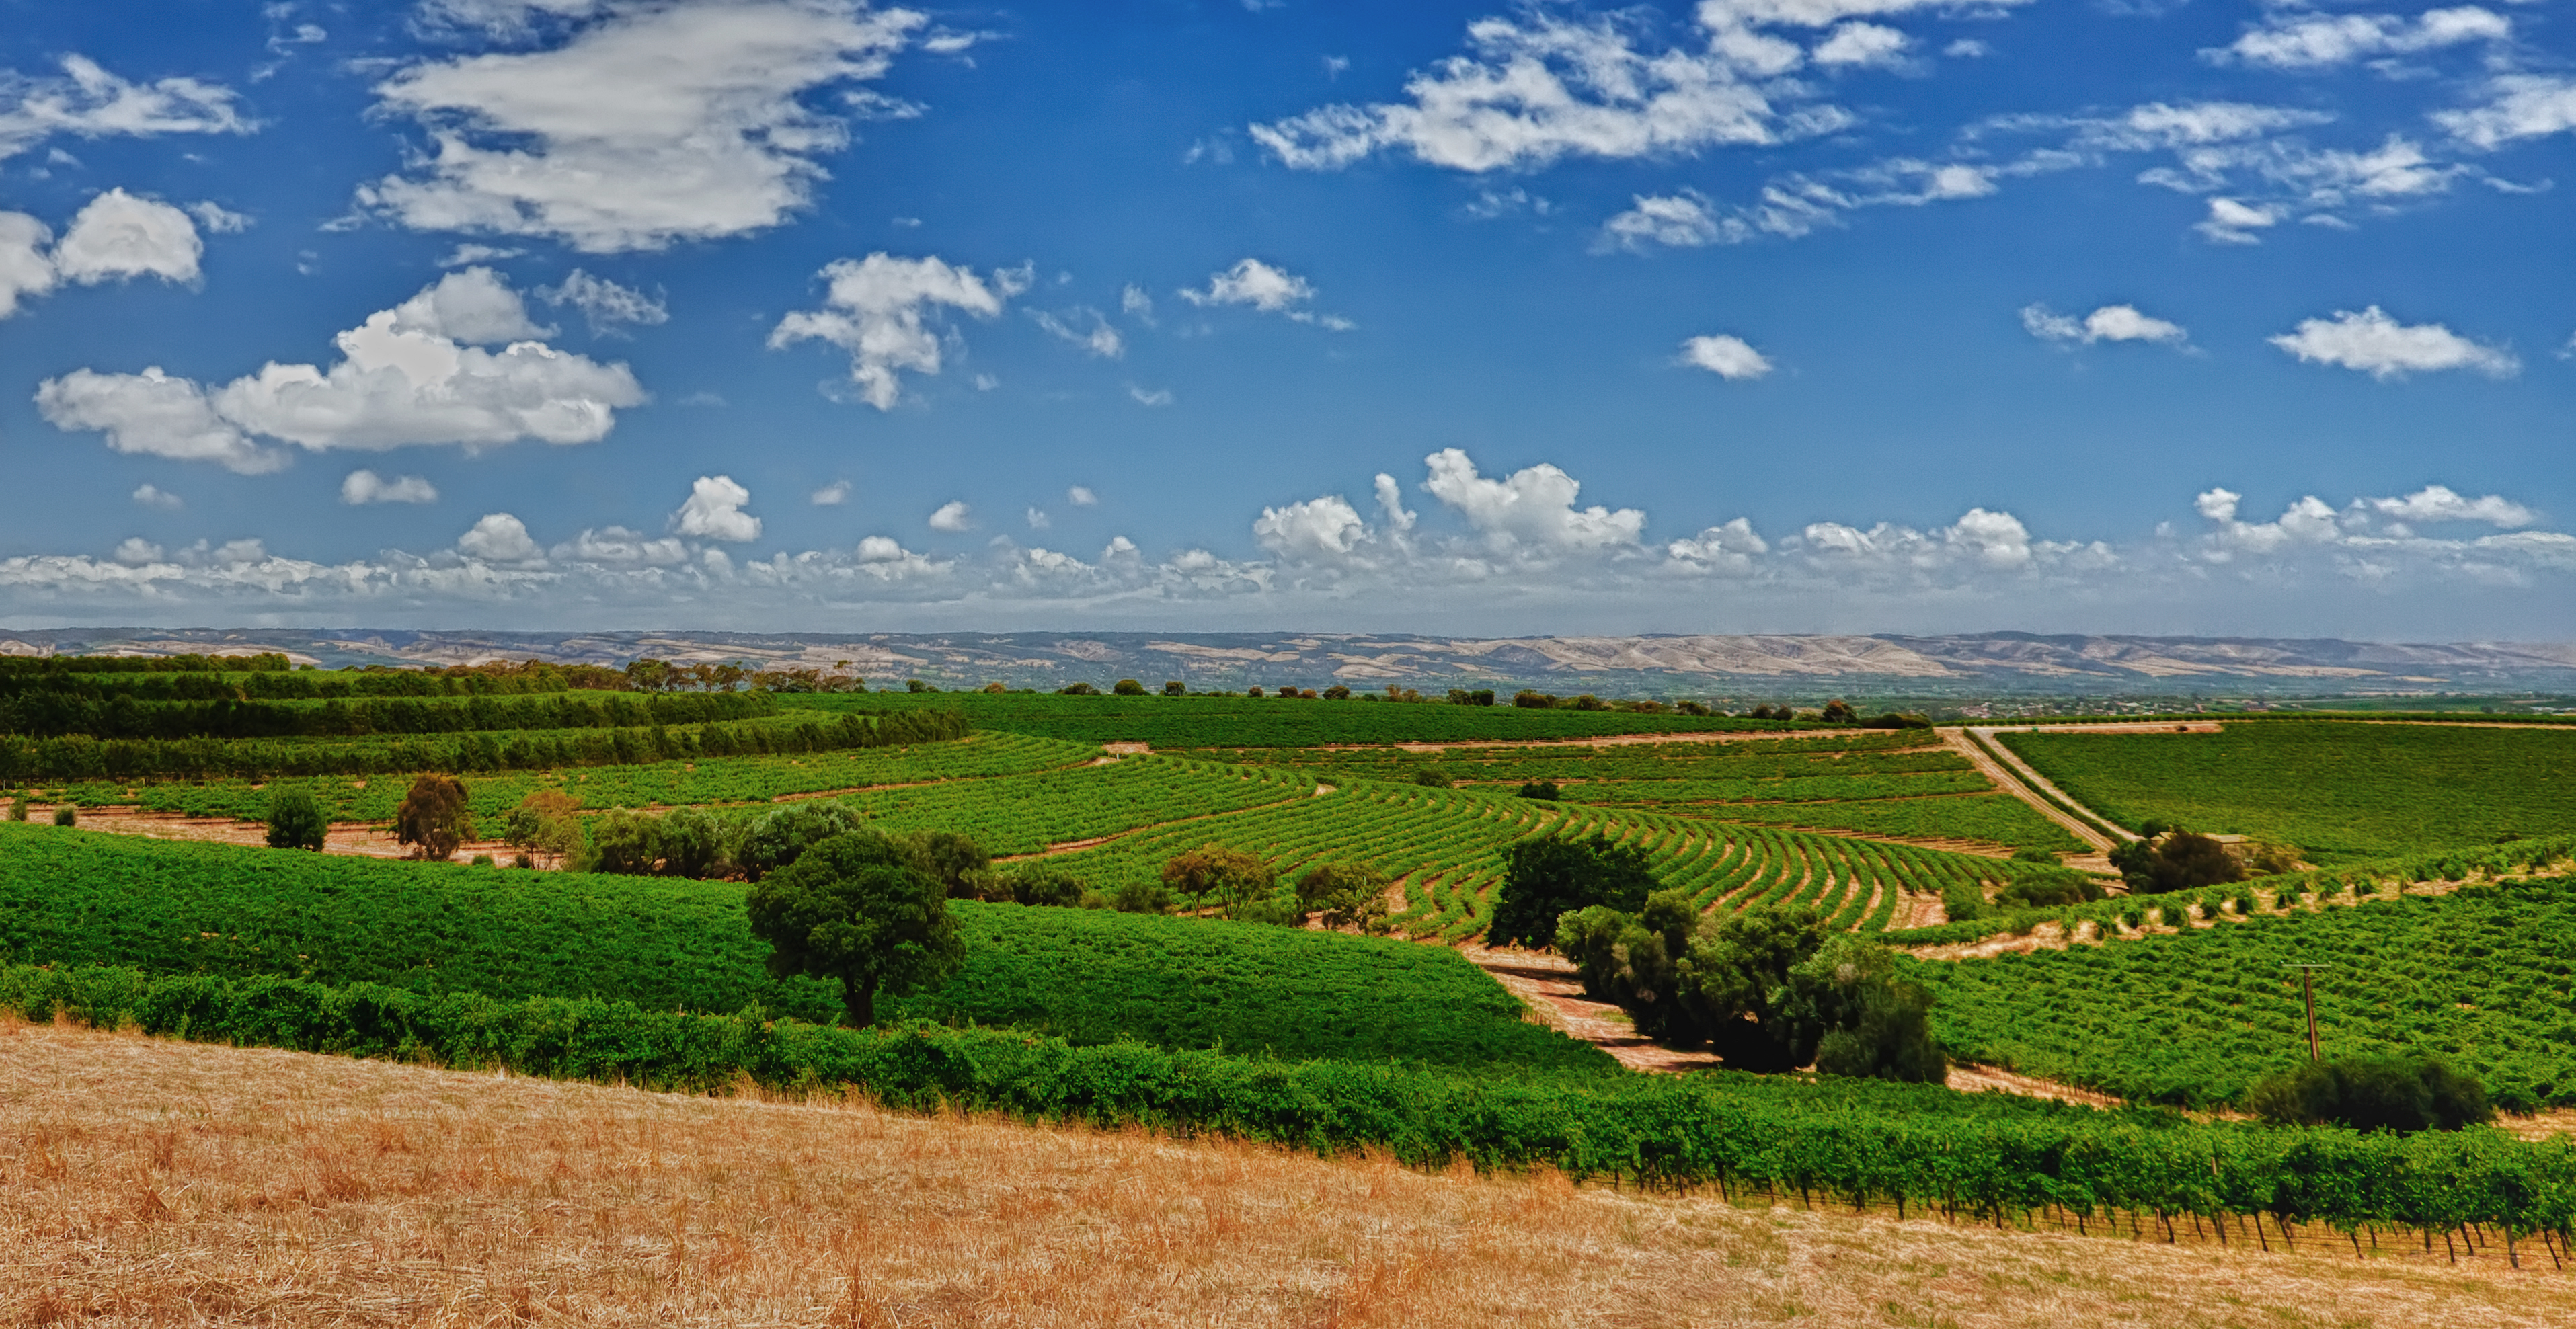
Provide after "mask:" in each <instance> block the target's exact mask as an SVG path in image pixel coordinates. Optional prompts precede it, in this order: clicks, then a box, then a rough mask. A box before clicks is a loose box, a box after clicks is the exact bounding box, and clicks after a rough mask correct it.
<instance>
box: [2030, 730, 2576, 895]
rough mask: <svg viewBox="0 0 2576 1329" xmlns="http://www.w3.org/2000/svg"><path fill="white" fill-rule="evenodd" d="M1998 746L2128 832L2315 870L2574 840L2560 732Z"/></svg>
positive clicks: (2146, 738)
mask: <svg viewBox="0 0 2576 1329" xmlns="http://www.w3.org/2000/svg"><path fill="white" fill-rule="evenodd" d="M1998 737H1999V738H2001V739H2002V740H2003V741H2004V742H2005V743H2007V744H2009V745H2010V746H2011V748H2012V750H2013V751H2014V752H2016V753H2019V754H2020V755H2021V757H2022V759H2023V760H2025V761H2028V762H2029V763H2030V764H2031V765H2032V766H2033V767H2034V768H2036V769H2037V770H2038V771H2039V772H2040V773H2041V774H2043V775H2045V776H2047V777H2048V778H2049V779H2050V780H2053V781H2055V782H2056V783H2057V785H2058V787H2060V788H2062V789H2064V790H2065V791H2066V792H2067V793H2069V794H2071V795H2073V796H2074V797H2075V798H2077V799H2079V800H2081V801H2082V802H2084V803H2085V804H2086V805H2087V806H2089V807H2091V808H2092V809H2093V810H2094V811H2096V812H2099V813H2101V814H2102V815H2103V816H2106V817H2109V818H2111V819H2112V820H2114V821H2117V822H2120V823H2122V824H2123V825H2126V826H2129V827H2131V828H2135V827H2136V826H2138V825H2139V824H2141V823H2143V822H2145V821H2148V820H2150V819H2152V820H2158V821H2165V822H2172V823H2180V824H2181V825H2184V826H2187V827H2190V828H2191V829H2193V830H2198V831H2215V832H2228V833H2233V834H2238V835H2250V836H2253V837H2255V838H2257V839H2262V840H2269V841H2273V842H2276V843H2281V844H2288V845H2294V846H2297V847H2298V848H2299V849H2300V850H2301V851H2302V853H2303V855H2304V856H2305V857H2307V858H2308V859H2309V860H2311V861H2313V862H2317V863H2338V862H2350V861H2356V860H2361V859H2369V858H2385V857H2390V856H2393V855H2398V854H2405V853H2412V852H2416V851H2420V850H2426V849H2434V848H2441V847H2447V846H2454V845H2460V846H2465V845H2482V844H2493V843H2495V842H2496V841H2497V840H2498V839H2499V838H2501V837H2505V836H2513V835H2520V836H2539V835H2551V834H2557V833H2561V832H2565V831H2570V830H2576V731H2570V730H2564V729H2501V728H2489V727H2482V726H2475V725H2430V724H2362V723H2341V722H2336V721H2329V720H2314V721H2311V720H2296V721H2293V720H2273V721H2262V722H2255V723H2231V724H2229V725H2228V726H2227V727H2226V728H2225V729H2224V730H2223V731H2222V732H2219V733H2215V734H2082V733H2058V734H2041V733H2018V734H2002V735H1998Z"/></svg>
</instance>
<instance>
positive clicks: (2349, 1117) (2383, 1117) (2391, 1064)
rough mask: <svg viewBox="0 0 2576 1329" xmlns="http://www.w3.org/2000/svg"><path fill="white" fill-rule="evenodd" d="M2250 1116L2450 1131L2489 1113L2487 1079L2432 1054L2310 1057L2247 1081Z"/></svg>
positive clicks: (2279, 1121) (2489, 1117)
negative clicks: (2332, 1058) (2311, 1059)
mask: <svg viewBox="0 0 2576 1329" xmlns="http://www.w3.org/2000/svg"><path fill="white" fill-rule="evenodd" d="M2246 1106H2247V1107H2249V1108H2252V1109H2253V1111H2254V1115H2256V1116H2258V1117H2261V1118H2263V1119H2264V1120H2265V1121H2269V1122H2272V1123H2274V1124H2275V1125H2281V1126H2328V1125H2332V1126H2350V1127H2352V1128H2353V1129H2354V1130H2360V1131H2397V1132H2401V1133H2404V1132H2412V1131H2424V1130H2443V1131H2456V1130H2459V1129H2460V1128H2462V1127H2464V1126H2482V1125H2485V1124H2486V1123H2488V1122H2491V1121H2493V1120H2495V1109H2494V1108H2493V1107H2492V1106H2490V1105H2489V1104H2488V1102H2487V1090H2486V1086H2485V1085H2482V1084H2480V1083H2478V1080H2477V1077H2476V1076H2473V1075H2463V1074H2461V1073H2460V1072H2458V1071H2455V1070H2452V1069H2451V1067H2450V1065H2449V1064H2448V1063H2446V1062H2444V1061H2442V1060H2441V1059H2440V1058H2438V1057H2424V1056H2392V1057H2356V1058H2353V1059H2350V1060H2345V1061H2324V1062H2310V1063H2308V1064H2307V1065H2305V1066H2301V1067H2299V1068H2298V1069H2296V1070H2291V1071H2285V1072H2283V1073H2281V1074H2279V1075H2276V1076H2273V1077H2272V1078H2270V1079H2268V1080H2265V1081H2263V1082H2262V1083H2260V1084H2257V1085H2255V1086H2254V1092H2253V1093H2252V1094H2251V1095H2249V1096H2248V1097H2247V1099H2246Z"/></svg>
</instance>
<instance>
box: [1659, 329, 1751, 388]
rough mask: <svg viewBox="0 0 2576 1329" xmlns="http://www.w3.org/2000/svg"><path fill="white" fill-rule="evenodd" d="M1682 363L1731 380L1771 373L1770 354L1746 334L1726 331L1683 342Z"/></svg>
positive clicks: (1735, 380)
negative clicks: (1746, 336) (1746, 338)
mask: <svg viewBox="0 0 2576 1329" xmlns="http://www.w3.org/2000/svg"><path fill="white" fill-rule="evenodd" d="M1681 363H1682V364H1684V365H1687V366H1689V367H1691V368H1693V369H1705V370H1707V371H1708V372H1710V373H1712V374H1715V375H1717V376H1718V377H1719V378H1722V379H1725V380H1726V381H1727V382H1729V383H1742V382H1748V381H1750V380H1753V379H1757V378H1760V377H1762V376H1763V375H1765V374H1768V373H1770V372H1771V361H1770V358H1769V357H1767V356H1765V355H1763V354H1762V353H1761V352H1760V351H1757V350H1755V349H1753V344H1752V343H1751V342H1748V341H1746V340H1744V339H1743V338H1742V337H1735V336H1729V335H1728V334H1726V333H1723V332H1720V333H1714V334H1711V335H1709V336H1705V337H1693V338H1691V339H1690V340H1688V341H1686V342H1683V343H1682V354H1681Z"/></svg>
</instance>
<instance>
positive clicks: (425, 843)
mask: <svg viewBox="0 0 2576 1329" xmlns="http://www.w3.org/2000/svg"><path fill="white" fill-rule="evenodd" d="M473 836H474V818H473V817H472V816H470V815H468V814H467V812H466V811H465V786H464V784H463V783H462V782H460V781H458V780H457V779H456V778H455V777H454V776H447V775H423V776H421V777H420V778H419V779H416V780H414V781H412V782H411V792H410V793H408V794H405V795H403V801H402V806H401V808H399V809H397V810H396V811H395V813H394V843H396V844H403V845H409V846H411V847H412V852H413V854H414V855H416V856H418V857H421V858H426V859H433V860H445V859H448V858H452V857H454V856H455V854H456V847H457V846H458V845H461V844H463V843H465V842H466V841H467V840H469V839H472V838H473Z"/></svg>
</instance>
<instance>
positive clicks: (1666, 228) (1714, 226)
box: [1599, 189, 1743, 254]
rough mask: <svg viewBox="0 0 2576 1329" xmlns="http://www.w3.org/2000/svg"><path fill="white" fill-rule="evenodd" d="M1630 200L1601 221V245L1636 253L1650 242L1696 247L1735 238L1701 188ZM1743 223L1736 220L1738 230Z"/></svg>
mask: <svg viewBox="0 0 2576 1329" xmlns="http://www.w3.org/2000/svg"><path fill="white" fill-rule="evenodd" d="M1631 200H1632V203H1633V206H1631V207H1630V208H1629V209H1628V210H1627V211H1626V212H1622V213H1620V214H1618V215H1616V216H1614V217H1612V218H1611V219H1610V220H1608V221H1606V222H1603V223H1601V242H1600V245H1599V247H1600V248H1602V249H1625V250H1627V251H1628V252H1630V253H1632V254H1635V253H1643V252H1645V250H1646V247H1647V246H1648V245H1666V246H1669V247H1671V248H1674V249H1697V248H1699V247H1701V246H1703V245H1713V244H1716V243H1718V242H1719V240H1720V239H1724V238H1733V237H1730V236H1729V235H1728V230H1729V225H1728V223H1727V222H1725V221H1722V220H1721V219H1720V218H1719V217H1718V215H1717V213H1716V210H1715V209H1714V208H1712V207H1711V206H1710V204H1709V201H1708V198H1707V196H1706V195H1703V194H1701V193H1700V192H1699V191H1698V190H1695V189H1685V190H1683V191H1681V192H1680V193H1678V194H1636V195H1632V196H1631ZM1742 225H1743V223H1741V222H1735V223H1733V226H1734V227H1735V228H1738V229H1740V228H1741V227H1742Z"/></svg>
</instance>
